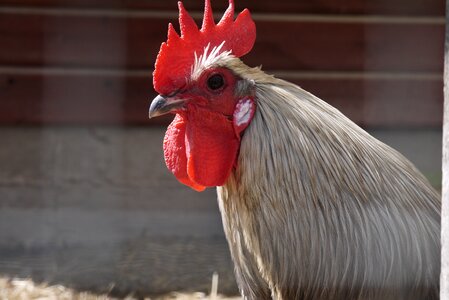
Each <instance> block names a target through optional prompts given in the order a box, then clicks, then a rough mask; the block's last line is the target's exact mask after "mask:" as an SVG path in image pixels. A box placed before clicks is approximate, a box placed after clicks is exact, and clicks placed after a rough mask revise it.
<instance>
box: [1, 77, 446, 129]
mask: <svg viewBox="0 0 449 300" xmlns="http://www.w3.org/2000/svg"><path fill="white" fill-rule="evenodd" d="M286 79H287V80H290V81H292V82H294V83H296V84H299V85H300V86H302V87H303V88H304V89H306V90H308V91H310V92H312V93H314V94H316V95H317V96H319V97H320V98H322V99H324V100H325V101H327V102H328V103H330V104H331V105H333V106H335V107H337V108H338V109H340V110H341V111H342V112H343V113H344V114H346V115H347V116H348V117H349V118H351V119H352V120H353V121H355V122H357V123H358V124H360V125H363V126H367V127H439V126H441V122H442V105H443V82H442V80H440V79H435V78H433V77H429V78H427V79H426V78H425V77H424V78H420V77H410V78H407V77H402V78H401V77H399V78H396V79H391V78H388V77H385V78H382V77H376V76H372V77H369V76H368V77H360V78H357V77H346V78H345V77H342V78H338V77H328V78H326V77H316V78H313V77H309V78H307V77H295V76H290V77H289V78H288V76H287V77H286ZM154 96H155V92H154V91H153V89H152V82H151V78H150V76H143V75H132V74H131V75H126V73H123V74H114V73H113V74H110V73H104V74H102V73H101V72H98V73H90V74H89V73H86V74H83V73H58V72H53V73H52V72H47V73H42V74H39V73H38V72H36V73H30V74H27V73H26V72H14V71H11V72H7V71H1V72H0V99H1V100H2V101H0V124H1V125H12V124H25V125H36V124H37V125H39V124H77V125H86V124H110V125H117V124H128V125H145V124H167V122H168V121H169V120H170V116H166V117H162V118H157V119H152V120H148V107H149V104H150V102H151V100H152V98H153V97H154Z"/></svg>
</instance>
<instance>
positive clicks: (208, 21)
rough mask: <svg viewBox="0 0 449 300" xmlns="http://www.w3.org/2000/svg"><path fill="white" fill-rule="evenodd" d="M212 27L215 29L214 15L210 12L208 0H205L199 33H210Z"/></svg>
mask: <svg viewBox="0 0 449 300" xmlns="http://www.w3.org/2000/svg"><path fill="white" fill-rule="evenodd" d="M214 27H215V22H214V15H213V12H212V7H211V5H210V0H205V3H204V16H203V25H202V26H201V31H202V32H206V31H210V30H211V29H212V28H214Z"/></svg>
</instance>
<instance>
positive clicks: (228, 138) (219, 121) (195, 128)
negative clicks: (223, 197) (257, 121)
mask: <svg viewBox="0 0 449 300" xmlns="http://www.w3.org/2000/svg"><path fill="white" fill-rule="evenodd" d="M238 148H239V138H238V137H237V136H236V134H235V130H234V127H233V123H232V121H230V120H228V119H227V118H226V117H224V116H223V115H221V114H218V113H214V112H210V111H209V110H206V109H201V108H196V107H190V108H189V109H188V110H187V112H186V113H182V114H177V115H176V117H175V119H174V120H173V121H172V123H171V124H170V126H169V127H168V129H167V132H166V134H165V138H164V157H165V163H166V165H167V167H168V169H169V170H170V171H171V172H172V173H173V174H174V175H175V176H176V178H177V179H178V180H179V181H180V182H181V183H183V184H185V185H188V186H190V187H191V188H193V189H194V190H197V191H203V190H204V189H205V188H206V187H215V186H220V185H223V184H224V183H225V182H226V179H227V178H228V176H229V174H230V173H231V171H232V168H233V166H234V162H235V160H236V157H237V153H238Z"/></svg>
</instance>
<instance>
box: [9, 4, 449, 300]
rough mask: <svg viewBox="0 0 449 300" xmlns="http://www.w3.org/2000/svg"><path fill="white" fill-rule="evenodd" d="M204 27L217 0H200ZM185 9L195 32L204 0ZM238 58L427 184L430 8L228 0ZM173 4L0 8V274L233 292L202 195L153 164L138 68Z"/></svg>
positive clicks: (434, 8)
mask: <svg viewBox="0 0 449 300" xmlns="http://www.w3.org/2000/svg"><path fill="white" fill-rule="evenodd" d="M211 2H212V6H213V8H214V10H215V13H216V19H218V18H219V17H220V16H221V14H222V12H223V11H224V10H225V8H226V7H227V1H226V0H212V1H211ZM184 4H185V6H186V8H187V9H188V10H189V11H190V12H191V14H192V15H193V16H194V17H196V20H197V21H198V24H200V21H201V16H202V9H203V6H204V3H203V1H202V0H198V1H197V0H195V1H194V0H185V1H184ZM245 7H248V8H249V9H250V10H251V12H252V13H253V17H254V20H255V22H256V25H257V30H258V34H257V40H256V44H255V47H254V49H253V50H252V52H251V53H250V54H248V55H247V56H245V57H243V58H242V59H243V61H245V62H246V63H247V64H248V65H250V66H258V65H262V67H263V69H264V70H265V71H266V72H268V73H272V74H275V75H277V76H278V77H281V78H284V79H287V80H289V81H292V82H294V83H296V84H298V85H300V86H302V87H303V88H305V89H306V90H308V91H310V92H312V93H314V94H315V95H317V96H319V97H320V98H322V99H323V100H325V101H327V102H328V103H330V104H331V105H333V106H335V107H337V108H338V109H340V110H341V111H342V112H343V113H345V114H346V115H347V116H349V117H350V118H351V119H352V120H354V121H355V122H356V123H357V124H359V125H360V126H362V127H363V128H365V129H366V130H367V131H368V132H370V133H371V134H373V135H374V136H376V137H378V138H379V139H380V140H382V141H384V142H386V143H387V144H389V145H391V146H392V147H394V148H396V149H397V150H399V151H400V152H402V153H403V154H404V155H405V156H406V157H408V158H409V159H410V160H411V161H413V162H414V163H415V164H416V166H417V167H418V168H419V169H420V170H421V171H422V172H423V173H424V174H425V175H426V176H427V177H428V178H429V180H430V181H431V182H432V184H433V185H434V186H436V187H437V188H440V181H441V125H442V107H443V57H444V54H443V50H444V23H445V21H444V11H445V1H444V0H395V1H390V0H309V1H305V0H277V1H269V0H257V1H256V0H252V1H251V0H237V1H236V8H237V9H236V11H238V12H239V11H241V10H242V9H243V8H245ZM176 18H177V1H176V0H109V1H106V0H0V277H6V278H13V277H21V278H24V277H27V278H31V279H33V280H34V281H36V282H50V283H52V284H63V285H65V286H69V287H73V288H76V289H80V290H91V291H95V292H111V293H113V294H115V295H127V294H129V293H132V292H133V293H137V294H141V295H147V294H162V293H166V292H170V291H174V290H193V291H207V290H208V289H209V287H210V281H211V276H212V274H213V272H217V273H218V274H219V278H220V279H219V292H221V293H226V294H235V293H236V292H237V288H236V284H235V281H234V277H233V266H232V263H231V260H230V256H229V253H228V248H227V244H226V241H225V238H224V233H223V230H222V224H221V220H220V216H219V211H218V207H217V203H216V192H215V190H214V189H208V190H207V191H205V192H203V193H197V192H194V191H192V190H190V189H189V188H187V187H185V186H183V185H181V184H180V183H178V182H177V181H176V180H175V178H174V176H173V175H171V173H170V172H169V171H168V170H167V169H166V167H165V164H164V162H163V153H162V139H163V135H164V132H165V129H166V125H167V124H168V122H169V121H170V117H164V118H159V119H156V120H151V121H150V120H148V117H147V116H148V107H149V104H150V101H151V100H152V99H153V97H154V96H155V92H154V91H153V89H152V78H151V74H152V68H153V64H154V60H155V59H156V55H157V52H158V50H159V46H160V44H161V42H163V41H165V39H166V33H167V24H168V22H170V21H171V22H174V24H175V28H177V26H178V25H177V21H176Z"/></svg>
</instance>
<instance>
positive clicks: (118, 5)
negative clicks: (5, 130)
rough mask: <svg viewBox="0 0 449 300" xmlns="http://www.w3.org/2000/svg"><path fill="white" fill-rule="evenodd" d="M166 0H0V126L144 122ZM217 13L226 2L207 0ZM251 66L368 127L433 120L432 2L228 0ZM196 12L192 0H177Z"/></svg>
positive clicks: (438, 72)
mask: <svg viewBox="0 0 449 300" xmlns="http://www.w3.org/2000/svg"><path fill="white" fill-rule="evenodd" d="M176 2H177V0H164V1H163V0H132V1H131V0H128V1H126V0H111V1H102V0H94V1H90V0H72V1H69V0H66V1H64V0H1V1H0V99H1V101H0V124H3V125H11V124H27V125H29V124H129V125H135V124H151V123H152V122H156V123H160V122H162V123H164V122H166V121H167V119H163V118H162V119H157V120H152V121H149V120H147V109H148V105H149V102H150V100H151V99H152V97H153V96H154V95H155V94H154V91H153V90H152V80H151V73H152V67H153V64H154V60H155V57H156V54H157V52H158V49H159V46H160V44H161V42H162V41H165V38H166V29H167V23H168V22H169V21H172V22H174V23H175V24H177V22H176V15H177V12H176V9H177V5H176ZM212 4H213V7H214V8H215V12H216V14H217V18H218V17H219V16H220V15H221V13H222V12H223V11H224V9H225V8H226V6H227V3H226V1H225V0H221V1H218V0H215V1H212ZM236 5H237V10H238V11H240V10H241V9H243V8H244V7H249V8H250V9H251V11H252V13H253V16H254V19H255V21H256V24H257V30H258V35H257V41H256V44H255V47H254V49H253V51H252V52H251V53H250V54H249V55H247V56H246V57H244V58H243V60H244V61H245V62H246V63H247V64H249V65H252V66H256V65H262V66H263V68H264V69H265V70H266V71H267V72H269V73H274V74H276V75H278V76H279V77H282V78H285V79H287V80H290V81H293V82H295V83H297V84H299V85H301V86H303V87H304V88H306V89H307V90H309V91H311V92H313V93H315V94H316V95H318V96H319V97H321V98H323V99H324V100H326V101H327V102H329V103H331V104H332V105H334V106H336V107H337V108H339V109H341V110H342V111H343V112H344V113H345V114H347V115H348V116H349V117H350V118H351V119H353V120H355V121H356V122H358V123H359V124H361V125H363V126H367V127H439V126H440V125H441V120H442V99H443V96H442V95H443V94H442V84H443V81H442V71H443V67H442V66H443V37H444V17H443V16H444V1H443V0H428V1H427V0H412V1H406V0H397V1H387V0H375V1H373V0H339V1H338V0H313V1H296V0H280V1H250V0H241V1H237V3H236ZM185 6H186V7H187V9H188V10H190V11H191V13H192V14H193V15H194V16H195V17H197V20H198V21H199V20H200V18H201V10H202V7H203V3H202V1H193V0H187V1H185Z"/></svg>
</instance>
